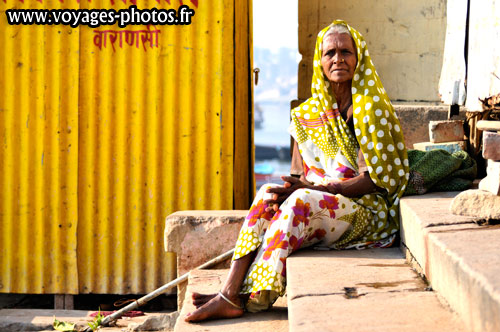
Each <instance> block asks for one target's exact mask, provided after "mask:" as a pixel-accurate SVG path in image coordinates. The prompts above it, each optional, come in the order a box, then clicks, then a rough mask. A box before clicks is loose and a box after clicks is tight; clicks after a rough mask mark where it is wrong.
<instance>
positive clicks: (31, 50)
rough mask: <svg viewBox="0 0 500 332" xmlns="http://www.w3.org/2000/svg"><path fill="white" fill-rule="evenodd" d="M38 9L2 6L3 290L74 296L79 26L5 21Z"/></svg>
mask: <svg viewBox="0 0 500 332" xmlns="http://www.w3.org/2000/svg"><path fill="white" fill-rule="evenodd" d="M74 4H76V2H75V3H71V2H68V1H66V2H65V3H59V2H56V1H54V2H53V3H52V4H51V5H53V7H52V8H71V6H72V5H74ZM43 6H44V5H42V4H40V3H39V2H36V1H26V2H25V3H22V2H20V1H13V0H9V1H7V2H5V3H4V2H3V1H0V16H1V19H0V31H1V33H0V45H1V51H0V85H1V86H0V170H1V171H0V188H2V189H1V190H0V267H1V270H0V292H15V293H28V292H29V293H77V292H78V279H77V275H76V268H77V262H76V247H77V243H76V230H77V211H78V206H77V160H78V159H77V158H78V47H79V34H78V29H76V30H75V29H71V28H69V27H63V26H46V27H42V26H9V25H7V20H6V19H5V10H6V9H8V8H44V7H43Z"/></svg>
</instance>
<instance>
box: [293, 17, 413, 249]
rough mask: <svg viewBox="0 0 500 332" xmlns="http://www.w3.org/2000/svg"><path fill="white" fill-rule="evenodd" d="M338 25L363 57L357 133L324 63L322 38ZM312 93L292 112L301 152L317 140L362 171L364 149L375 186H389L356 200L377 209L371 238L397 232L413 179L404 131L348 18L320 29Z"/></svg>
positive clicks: (355, 84)
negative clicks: (341, 106) (401, 205)
mask: <svg viewBox="0 0 500 332" xmlns="http://www.w3.org/2000/svg"><path fill="white" fill-rule="evenodd" d="M337 24H340V25H344V26H345V27H347V28H348V29H349V32H350V34H351V37H352V38H353V40H354V43H355V45H356V50H357V59H358V62H357V65H356V69H355V72H354V77H353V79H352V84H351V86H352V88H351V89H352V105H353V106H352V107H353V111H354V112H353V117H354V118H353V122H354V133H352V132H351V130H350V129H349V127H348V125H347V124H346V122H345V121H344V119H343V118H342V116H341V115H340V112H339V109H338V105H337V103H336V100H335V97H334V96H333V94H332V92H331V89H330V83H329V81H328V80H327V79H326V77H325V75H324V74H323V69H322V66H321V56H322V53H321V44H322V42H323V37H324V35H325V33H326V32H327V31H328V29H329V28H330V27H331V26H332V25H337ZM311 92H312V97H311V98H309V99H308V100H306V101H305V102H304V103H302V104H301V105H300V106H298V107H296V108H294V109H293V110H292V112H291V118H292V123H291V126H290V129H289V131H290V133H291V134H292V136H293V137H294V139H295V140H296V141H297V143H298V147H299V151H301V150H303V149H307V148H309V147H310V146H312V145H314V146H316V147H317V148H319V149H320V150H321V151H322V152H323V154H324V155H325V156H326V157H327V158H331V159H335V158H336V156H337V154H338V153H342V155H343V156H344V157H345V158H346V159H347V160H348V161H349V162H350V164H351V165H353V167H355V168H356V170H358V165H357V164H358V163H357V157H358V151H357V149H358V148H359V149H361V152H362V153H363V155H364V159H365V162H366V165H367V168H368V171H369V174H370V178H371V179H372V181H373V183H374V184H375V185H376V186H378V187H380V188H383V189H385V193H380V194H367V195H364V196H362V197H360V198H359V199H358V200H357V202H358V203H359V204H361V205H363V206H365V207H366V208H368V209H369V210H371V211H372V213H373V214H374V218H375V220H376V221H377V225H378V227H376V229H374V230H372V232H371V233H372V234H371V236H369V237H368V238H367V240H368V241H377V240H380V239H383V238H387V237H388V236H390V235H392V234H394V233H396V232H397V230H398V228H399V208H398V207H399V200H400V198H401V196H402V195H403V193H404V191H405V189H406V186H407V183H408V179H409V163H408V155H407V151H406V148H405V144H404V139H403V133H402V130H401V126H400V123H399V120H398V118H397V116H396V114H395V112H394V109H393V107H392V105H391V102H390V100H389V97H388V96H387V93H386V91H385V89H384V87H383V86H382V83H381V81H380V78H379V76H378V74H377V72H376V70H375V67H374V65H373V62H372V60H371V57H370V54H369V52H368V49H367V45H366V42H365V40H364V38H363V36H362V35H361V34H360V33H359V32H358V31H356V30H355V29H353V28H352V27H350V26H349V25H348V24H347V23H346V22H344V21H341V20H335V21H334V22H333V23H332V24H331V25H329V26H327V27H326V28H324V29H323V30H321V31H320V32H319V34H318V37H317V40H316V47H315V52H314V62H313V77H312V83H311ZM301 153H302V151H301ZM304 163H305V164H306V166H307V164H308V160H307V158H304ZM354 233H356V232H354ZM357 233H358V234H351V236H350V238H349V239H345V241H344V242H345V243H352V241H353V240H356V239H357V238H358V239H359V238H360V236H361V235H362V233H365V235H366V232H364V231H362V230H359V231H358V232H357ZM355 242H356V241H355ZM359 242H362V241H359ZM365 242H366V241H365Z"/></svg>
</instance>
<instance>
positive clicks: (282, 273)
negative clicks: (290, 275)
mask: <svg viewBox="0 0 500 332" xmlns="http://www.w3.org/2000/svg"><path fill="white" fill-rule="evenodd" d="M280 261H281V263H282V264H283V269H282V270H281V275H282V276H283V277H286V257H280Z"/></svg>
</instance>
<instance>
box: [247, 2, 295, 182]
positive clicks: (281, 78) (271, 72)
mask: <svg viewBox="0 0 500 332" xmlns="http://www.w3.org/2000/svg"><path fill="white" fill-rule="evenodd" d="M253 15H254V16H253V46H254V48H253V60H254V68H259V79H258V84H257V85H256V86H255V87H254V101H255V102H254V122H255V132H254V142H255V179H256V183H257V189H259V188H260V186H261V185H262V184H264V183H267V182H277V183H281V182H282V181H281V180H280V178H279V177H280V175H288V174H289V173H290V160H291V158H290V135H289V134H288V131H287V128H288V125H289V118H290V116H289V113H290V101H292V100H294V99H297V71H298V63H299V61H300V54H299V53H298V39H297V38H298V33H297V30H298V23H297V22H298V17H297V15H298V3H297V0H292V1H290V0H276V1H265V0H254V2H253Z"/></svg>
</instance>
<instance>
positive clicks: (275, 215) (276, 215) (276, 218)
mask: <svg viewBox="0 0 500 332" xmlns="http://www.w3.org/2000/svg"><path fill="white" fill-rule="evenodd" d="M280 216H281V210H278V211H276V213H275V214H274V216H273V218H272V219H271V223H270V224H271V225H272V223H273V222H275V221H276V220H278V218H279V217H280Z"/></svg>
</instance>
